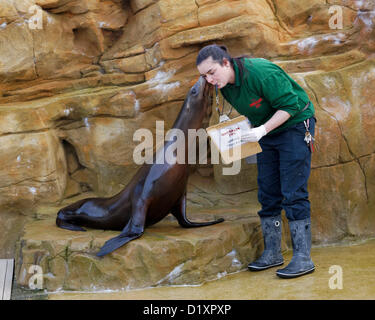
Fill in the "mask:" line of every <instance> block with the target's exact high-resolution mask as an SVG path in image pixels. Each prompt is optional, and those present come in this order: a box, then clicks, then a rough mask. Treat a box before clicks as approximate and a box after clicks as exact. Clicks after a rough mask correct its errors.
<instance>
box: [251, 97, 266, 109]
mask: <svg viewBox="0 0 375 320" xmlns="http://www.w3.org/2000/svg"><path fill="white" fill-rule="evenodd" d="M262 101H263V99H262V98H259V99H258V100H255V99H251V103H250V104H249V107H255V108H257V109H258V108H259V107H260V106H261V102H262Z"/></svg>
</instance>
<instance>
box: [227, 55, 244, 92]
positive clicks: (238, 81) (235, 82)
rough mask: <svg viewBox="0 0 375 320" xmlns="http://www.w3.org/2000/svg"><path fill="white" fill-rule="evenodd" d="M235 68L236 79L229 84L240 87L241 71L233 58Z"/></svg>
mask: <svg viewBox="0 0 375 320" xmlns="http://www.w3.org/2000/svg"><path fill="white" fill-rule="evenodd" d="M233 69H234V74H235V81H234V83H228V85H230V86H236V87H239V86H240V85H241V80H240V71H239V70H238V66H237V63H236V61H235V60H233Z"/></svg>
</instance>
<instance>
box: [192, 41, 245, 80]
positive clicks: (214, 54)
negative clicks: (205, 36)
mask: <svg viewBox="0 0 375 320" xmlns="http://www.w3.org/2000/svg"><path fill="white" fill-rule="evenodd" d="M209 57H211V58H212V60H213V61H215V62H217V63H219V64H220V65H221V66H222V65H223V59H224V58H225V59H227V60H228V61H229V62H230V64H231V65H232V67H234V61H235V62H236V64H237V67H238V70H239V73H240V79H241V80H242V79H243V76H244V74H245V73H246V69H245V67H244V61H243V59H244V58H248V57H249V56H247V55H243V56H240V57H235V58H232V57H231V56H230V54H229V52H228V49H227V47H226V46H219V45H217V44H211V45H208V46H205V47H203V48H202V49H201V50H200V51H199V53H198V56H197V60H196V65H197V66H199V65H200V64H201V63H202V62H203V61H204V60H206V59H208V58H209Z"/></svg>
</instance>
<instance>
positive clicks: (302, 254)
mask: <svg viewBox="0 0 375 320" xmlns="http://www.w3.org/2000/svg"><path fill="white" fill-rule="evenodd" d="M289 229H290V234H291V237H292V247H293V257H292V260H291V261H290V263H289V264H288V265H287V266H286V267H285V268H283V269H279V270H277V271H276V274H277V275H278V276H279V277H280V278H296V277H299V276H302V275H304V274H308V273H311V272H313V271H314V270H315V266H314V263H313V262H312V260H311V258H310V249H311V228H310V218H307V219H303V220H296V221H289Z"/></svg>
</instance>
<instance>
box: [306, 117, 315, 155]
mask: <svg viewBox="0 0 375 320" xmlns="http://www.w3.org/2000/svg"><path fill="white" fill-rule="evenodd" d="M303 123H304V125H305V128H306V132H305V139H304V140H305V142H306V143H307V146H308V147H309V148H310V151H311V152H313V151H314V140H315V139H314V137H313V136H312V135H311V133H310V131H309V126H310V121H309V119H307V120H305V121H303Z"/></svg>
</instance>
